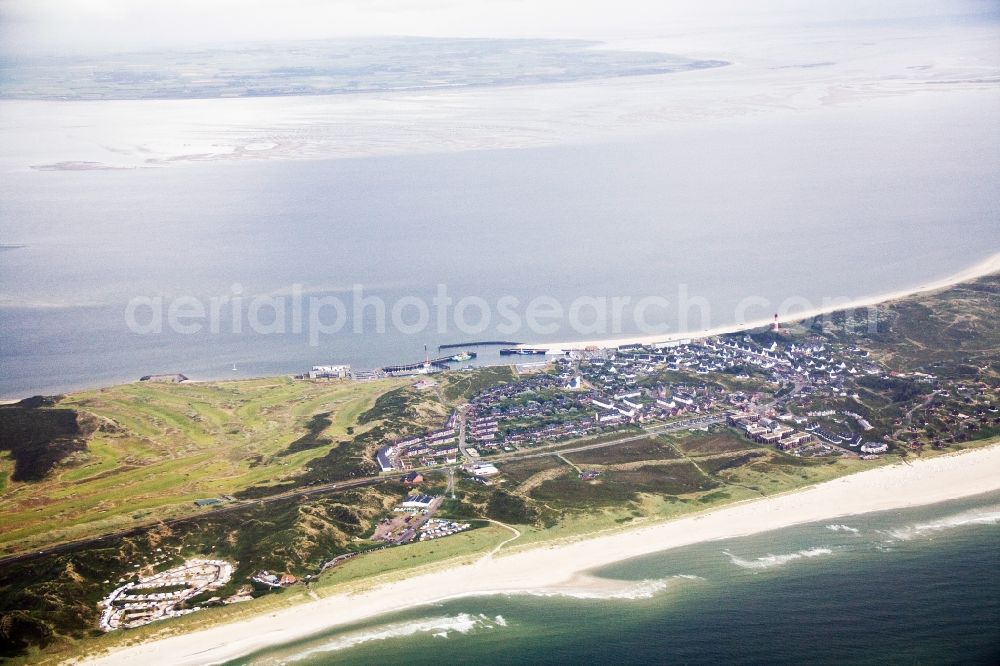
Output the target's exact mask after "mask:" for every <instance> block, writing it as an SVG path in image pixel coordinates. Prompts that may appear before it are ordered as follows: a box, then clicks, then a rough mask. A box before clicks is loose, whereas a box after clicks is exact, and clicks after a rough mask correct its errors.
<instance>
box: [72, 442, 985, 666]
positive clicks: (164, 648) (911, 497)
mask: <svg viewBox="0 0 1000 666" xmlns="http://www.w3.org/2000/svg"><path fill="white" fill-rule="evenodd" d="M998 489H1000V445H993V446H990V447H987V448H983V449H978V450H973V451H967V452H962V453H958V454H953V455H948V456H940V457H936V458H932V459H929V460H918V461H915V462H913V463H907V464H903V463H899V464H896V465H892V466H886V467H880V468H876V469H872V470H868V471H865V472H861V473H858V474H854V475H851V476H846V477H843V478H839V479H835V480H832V481H828V482H825V483H822V484H818V485H816V486H811V487H809V488H804V489H802V490H798V491H794V492H790V493H786V494H783V495H778V496H775V497H769V498H764V499H760V500H753V501H746V502H741V503H737V504H733V505H730V506H727V507H722V508H720V509H716V510H713V511H709V512H705V513H701V514H696V515H692V516H689V517H685V518H680V519H677V520H671V521H669V522H664V523H658V524H655V525H649V526H645V527H641V528H637V529H633V530H628V531H623V532H617V533H613V534H609V535H604V536H598V537H595V538H591V539H584V540H580V541H575V542H571V543H566V544H559V545H553V546H544V545H543V546H539V547H538V548H534V549H528V550H523V551H519V552H515V553H513V554H510V555H503V554H500V555H496V556H485V557H483V558H481V559H479V560H477V561H476V562H474V563H471V564H468V565H465V566H461V567H455V568H451V569H448V570H443V571H435V572H432V573H428V574H424V575H420V576H415V577H412V578H408V579H405V580H402V581H399V582H395V583H391V584H387V585H383V586H380V587H376V588H374V589H372V590H369V591H366V592H363V593H359V594H354V595H346V594H341V595H333V596H329V597H326V598H323V599H321V600H318V601H315V602H309V603H306V604H303V605H300V606H296V607H294V608H288V609H285V610H281V611H278V612H274V613H269V614H267V615H262V616H259V617H255V618H253V619H250V620H246V621H242V622H238V623H232V624H227V625H220V626H217V627H211V628H208V629H205V630H202V631H198V632H194V633H190V634H185V635H181V636H175V637H171V638H167V639H162V640H159V641H154V642H150V643H147V644H143V645H138V646H133V647H129V648H126V649H122V650H119V651H117V652H113V653H111V654H109V655H106V656H104V657H101V658H96V659H93V660H91V661H88V662H87V663H97V664H123V665H124V664H134V663H143V664H145V665H146V666H152V665H153V664H171V665H172V666H181V665H194V664H208V663H219V662H223V661H226V660H230V659H233V658H236V657H239V656H242V655H246V654H248V653H251V652H253V651H256V650H259V649H262V648H265V647H269V646H273V645H276V644H280V643H284V642H287V641H291V640H295V639H300V638H305V637H308V636H310V635H312V634H315V633H318V632H320V631H323V630H326V629H329V628H331V627H334V626H337V625H342V624H347V623H352V622H356V621H359V620H363V619H366V618H371V617H373V616H377V615H381V614H384V613H388V612H393V611H399V610H403V609H406V608H410V607H413V606H416V605H420V604H427V603H433V602H440V601H443V600H446V599H454V598H458V597H466V596H482V595H489V594H502V593H527V592H530V593H536V594H537V593H545V592H546V591H548V592H552V593H561V594H567V593H571V594H577V595H580V596H593V597H596V598H600V597H605V598H607V597H614V596H624V595H626V594H628V590H625V589H624V587H623V586H624V584H621V583H615V582H608V581H603V580H601V579H597V578H593V577H591V576H588V575H586V572H587V571H590V570H592V569H595V568H597V567H601V566H604V565H608V564H610V563H613V562H618V561H621V560H626V559H629V558H633V557H637V556H640V555H647V554H650V553H656V552H660V551H664V550H669V549H672V548H678V547H681V546H687V545H691V544H694V543H699V542H704V541H712V540H718V539H727V538H733V537H740V536H746V535H749V534H755V533H760V532H766V531H769V530H775V529H779V528H783V527H788V526H791V525H797V524H802V523H810V522H815V521H820V520H828V519H831V518H838V517H843V516H848V515H857V514H861V513H869V512H873V511H884V510H889V509H901V508H907V507H914V506H922V505H927V504H934V503H938V502H943V501H947V500H952V499H959V498H962V497H968V496H972V495H977V494H981V493H985V492H990V491H995V490H998ZM630 585H634V584H632V583H630Z"/></svg>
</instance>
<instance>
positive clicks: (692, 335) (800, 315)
mask: <svg viewBox="0 0 1000 666" xmlns="http://www.w3.org/2000/svg"><path fill="white" fill-rule="evenodd" d="M998 272H1000V252H998V253H996V254H993V255H992V256H990V257H988V258H986V259H984V260H982V261H980V262H978V263H976V264H973V265H972V266H969V267H968V268H965V269H962V270H960V271H958V272H956V273H953V274H951V275H950V276H948V277H945V278H941V279H938V280H935V281H933V282H928V283H926V284H923V285H917V286H914V287H912V288H904V289H900V290H897V291H894V292H889V293H883V294H880V295H878V296H870V297H862V298H858V299H855V300H853V301H850V302H849V303H847V304H841V305H835V306H832V307H830V308H826V309H822V308H816V309H814V310H808V311H803V312H797V313H794V314H789V315H787V316H785V317H779V321H780V322H781V323H788V322H796V321H800V320H803V319H808V318H810V317H816V316H820V315H824V314H830V313H832V312H837V311H840V310H846V309H852V308H864V307H868V306H871V305H876V304H881V303H886V302H889V301H894V300H900V299H904V298H907V297H909V296H914V295H917V294H922V293H926V292H931V291H938V290H942V289H947V288H948V287H952V286H954V285H957V284H961V283H963V282H969V281H972V280H975V279H977V278H980V277H983V276H986V275H991V274H993V273H998ZM772 321H773V320H771V319H760V320H755V321H751V322H747V323H744V324H723V325H721V326H717V327H714V328H712V329H707V330H703V331H681V332H677V333H664V334H659V335H644V336H635V335H633V336H621V337H615V338H605V339H601V340H574V341H569V342H538V341H534V342H530V341H529V342H514V341H495V342H496V344H500V343H501V342H503V343H504V344H508V342H509V344H510V346H511V347H512V348H526V349H546V350H563V349H566V350H569V349H584V348H586V347H595V348H599V349H609V348H615V347H618V346H619V345H626V344H644V345H650V344H656V343H661V342H671V341H677V340H684V339H703V338H708V337H713V336H716V335H725V334H728V333H739V332H742V331H748V330H752V329H755V328H763V327H766V326H769V325H770V324H771V322H772ZM488 342H489V343H490V344H494V341H488ZM470 345H471V343H446V344H444V345H441V346H440V348H441V349H447V348H460V347H468V346H470ZM512 358H514V359H515V360H514V361H512V362H510V363H498V364H491V363H487V364H484V365H489V366H504V365H509V366H514V365H517V364H518V361H517V359H521V358H522V357H512ZM521 362H523V360H522V361H521ZM389 364H391V363H390V362H387V363H386V365H389ZM304 369H305V368H303V369H302V370H304ZM299 372H301V370H299ZM190 374H192V375H195V377H194V378H193V379H192V380H191V381H192V382H225V381H235V380H241V381H242V380H258V379H268V378H271V377H277V376H282V377H285V376H291V375H292V374H296V372H295V371H288V372H284V373H280V374H276V375H275V374H272V375H254V374H250V375H242V374H240V375H239V376H236V377H232V376H223V375H219V376H197V373H194V372H192V373H190ZM136 380H138V377H135V378H134V379H130V378H129V377H127V376H122V377H120V378H118V379H117V380H109V381H108V382H106V383H104V382H102V383H96V384H87V385H81V386H79V387H76V388H68V389H66V390H54V391H49V392H45V390H44V389H42V390H29V391H24V392H21V393H19V394H14V393H13V392H12V393H9V394H5V393H3V392H0V396H2V400H4V401H6V402H11V403H14V402H18V401H19V400H22V399H24V398H27V397H31V396H33V395H39V394H44V395H55V394H60V393H75V392H79V391H90V390H97V389H101V388H106V387H108V386H117V385H119V384H127V383H132V382H134V381H136Z"/></svg>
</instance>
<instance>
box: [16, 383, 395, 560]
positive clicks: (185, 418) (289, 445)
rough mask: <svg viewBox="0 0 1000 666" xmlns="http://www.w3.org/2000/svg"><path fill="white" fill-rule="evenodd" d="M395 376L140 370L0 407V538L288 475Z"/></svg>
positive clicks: (157, 515) (175, 510)
mask: <svg viewBox="0 0 1000 666" xmlns="http://www.w3.org/2000/svg"><path fill="white" fill-rule="evenodd" d="M401 383H402V382H401V381H399V380H387V381H381V382H372V383H363V384H362V383H353V382H350V383H348V382H320V383H314V382H303V381H292V380H290V379H284V378H274V379H259V380H250V381H238V382H220V383H211V384H179V385H174V384H155V383H146V382H143V383H136V384H126V385H122V386H116V387H113V388H107V389H98V390H94V391H86V392H82V393H77V394H72V395H69V396H66V397H63V398H61V399H59V400H58V402H57V403H55V404H53V402H54V401H50V402H49V403H48V404H41V403H39V404H37V406H33V407H32V406H28V407H25V406H23V405H18V406H11V407H4V408H0V432H2V435H3V437H2V440H0V441H2V442H3V443H4V444H3V447H4V449H6V450H9V451H11V452H12V454H13V459H14V461H15V463H14V464H15V467H14V474H13V475H12V476H11V478H10V480H9V481H8V483H7V486H6V488H5V489H4V492H3V494H2V496H0V524H2V525H3V529H2V530H0V549H2V550H3V551H6V552H17V551H23V550H29V549H37V548H40V547H42V546H45V545H48V544H51V543H55V542H59V541H65V540H70V539H77V538H83V537H87V536H90V535H94V534H99V533H104V532H108V531H112V530H118V529H124V528H128V527H131V526H134V525H136V524H147V523H150V522H153V521H155V520H163V519H167V518H171V517H175V516H180V515H187V514H190V513H191V512H192V509H193V508H194V505H193V504H192V502H193V501H194V500H195V499H199V498H206V497H218V496H220V495H235V494H237V493H239V492H240V491H243V490H245V489H247V488H250V487H252V486H265V487H269V486H276V487H278V488H280V487H281V486H280V484H282V483H286V484H292V485H294V484H295V483H297V480H298V479H300V478H301V477H303V476H304V475H305V473H306V469H307V467H308V466H309V465H310V463H312V462H313V461H315V460H316V459H317V458H320V457H322V456H324V455H325V454H326V453H327V451H328V450H329V449H330V447H331V445H333V444H332V443H333V442H336V441H338V440H341V439H343V438H345V437H347V429H348V428H356V429H357V430H364V429H365V428H366V427H367V428H376V427H378V425H377V423H376V422H375V421H374V420H373V419H368V420H367V421H366V422H365V424H361V423H359V415H360V413H361V412H363V411H364V410H368V409H370V408H371V407H372V406H373V405H374V404H375V403H376V399H377V398H378V397H380V396H381V395H383V394H385V393H386V392H387V391H390V390H391V389H393V388H395V387H399V386H400V384H401ZM357 437H358V435H356V436H355V439H357ZM25 475H26V476H25Z"/></svg>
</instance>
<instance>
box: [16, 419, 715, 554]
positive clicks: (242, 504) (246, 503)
mask: <svg viewBox="0 0 1000 666" xmlns="http://www.w3.org/2000/svg"><path fill="white" fill-rule="evenodd" d="M459 419H460V420H459V426H460V431H459V432H460V435H459V448H460V449H461V450H462V454H463V456H465V459H466V460H469V459H471V458H470V457H469V456H468V454H466V453H465V411H464V410H462V411H461V412H460V414H459ZM724 420H725V417H723V416H718V415H704V416H697V417H692V418H689V419H684V420H681V421H674V422H672V423H664V424H660V425H655V426H649V427H646V428H644V430H643V432H641V433H637V434H634V435H630V436H628V437H622V438H619V439H614V440H608V441H602V442H596V443H594V444H587V445H583V446H577V447H570V448H560V445H559V444H553V445H550V446H548V447H546V450H544V451H542V450H533V451H532V452H531V453H524V454H517V453H513V454H505V455H501V456H493V457H491V458H490V462H497V463H502V462H511V461H514V460H526V459H529V458H540V457H543V456H551V455H559V454H565V453H577V452H580V451H590V450H593V449H601V448H606V447H609V446H618V445H619V444H624V443H626V442H632V441H636V440H639V439H643V438H645V437H648V436H650V435H657V434H661V433H668V432H677V431H680V430H689V429H692V428H705V427H708V426H710V425H714V424H717V423H721V422H723V421H724ZM451 472H452V474H453V473H454V470H453V469H452V470H451ZM386 478H387V477H382V476H373V477H365V478H362V479H354V480H351V481H338V482H337V483H326V484H322V485H317V486H306V487H303V488H297V489H295V490H289V491H287V492H283V493H279V494H276V495H269V496H267V497H262V498H259V499H253V500H240V501H237V502H233V503H231V504H227V505H225V506H223V507H221V508H218V509H213V510H211V511H210V512H205V511H201V512H198V513H191V514H188V515H186V516H181V517H179V518H171V519H169V520H163V521H155V522H150V523H143V524H141V525H136V526H134V527H130V528H128V529H124V530H118V531H115V532H109V533H107V534H102V535H100V536H96V537H89V538H86V539H77V540H75V541H67V542H65V543H61V544H57V545H55V546H49V547H48V548H43V549H42V550H37V551H30V552H26V553H19V554H15V555H8V556H6V557H3V558H0V566H3V565H5V564H12V563H15V562H27V561H31V560H34V559H36V558H41V557H45V556H47V555H54V554H58V553H64V552H68V551H72V550H76V549H78V548H82V547H86V546H90V545H95V544H99V543H102V542H106V541H111V540H114V539H120V538H124V537H128V536H132V535H135V534H139V533H141V532H143V531H144V530H148V529H150V528H151V527H154V526H156V525H161V524H162V525H167V526H175V525H181V524H183V523H186V522H192V521H197V520H199V519H201V518H204V517H206V516H217V515H219V514H222V513H232V512H234V511H240V510H242V509H246V508H249V507H251V506H253V505H260V506H263V505H265V504H271V503H273V502H280V501H282V500H287V499H292V498H296V497H298V498H306V497H312V496H315V495H324V494H327V493H331V492H337V491H343V490H349V489H351V488H358V487H361V486H370V485H375V484H379V483H382V482H383V481H385V480H386ZM451 483H454V481H453V477H451ZM452 488H453V486H452Z"/></svg>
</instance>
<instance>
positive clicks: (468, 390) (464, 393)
mask: <svg viewBox="0 0 1000 666" xmlns="http://www.w3.org/2000/svg"><path fill="white" fill-rule="evenodd" d="M513 378H514V371H513V370H512V369H511V367H510V366H509V365H500V366H494V367H489V368H479V369H477V370H475V371H461V372H452V373H448V374H447V375H446V380H445V382H444V389H443V390H444V396H445V398H447V399H448V400H460V399H462V398H464V399H466V400H468V399H469V398H471V397H472V396H474V395H476V394H477V393H479V392H480V391H482V390H483V389H484V388H487V387H489V386H493V385H494V384H499V383H502V382H507V381H510V380H512V379H513Z"/></svg>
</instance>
